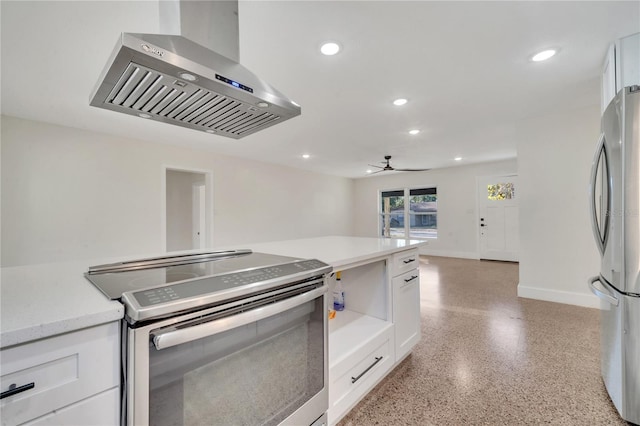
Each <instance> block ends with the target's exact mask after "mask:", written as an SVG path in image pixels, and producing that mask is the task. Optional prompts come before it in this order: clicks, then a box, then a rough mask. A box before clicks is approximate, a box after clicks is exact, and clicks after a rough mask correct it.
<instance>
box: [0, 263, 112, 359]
mask: <svg viewBox="0 0 640 426" xmlns="http://www.w3.org/2000/svg"><path fill="white" fill-rule="evenodd" d="M92 264H93V263H89V262H86V261H85V262H69V263H52V264H41V265H28V266H15V267H9V268H2V271H1V275H0V277H1V278H0V280H1V281H0V348H2V349H4V348H6V347H9V346H13V345H17V344H20V343H26V342H30V341H33V340H37V339H42V338H45V337H50V336H55V335H58V334H62V333H66V332H70V331H76V330H80V329H82V328H87V327H91V326H94V325H99V324H104V323H107V322H111V321H118V320H119V319H121V318H122V317H123V315H124V307H123V306H122V304H121V303H119V302H116V301H110V300H108V299H107V298H106V297H105V296H104V295H103V294H102V293H101V292H100V291H99V290H98V289H97V288H95V287H94V286H93V284H91V283H90V282H89V281H87V279H86V278H85V277H84V275H83V273H84V272H85V271H86V270H87V269H88V266H89V265H92Z"/></svg>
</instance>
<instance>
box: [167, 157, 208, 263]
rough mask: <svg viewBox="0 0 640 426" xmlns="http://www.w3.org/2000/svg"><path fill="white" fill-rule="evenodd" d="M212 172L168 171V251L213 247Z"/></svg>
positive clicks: (172, 169) (171, 169) (170, 169)
mask: <svg viewBox="0 0 640 426" xmlns="http://www.w3.org/2000/svg"><path fill="white" fill-rule="evenodd" d="M211 198H212V197H211V173H210V172H206V171H197V170H185V169H175V168H168V167H167V168H165V219H166V220H165V235H166V246H165V249H166V251H168V252H171V251H179V250H193V249H204V248H207V247H210V246H211V222H212V221H211V212H212V201H211Z"/></svg>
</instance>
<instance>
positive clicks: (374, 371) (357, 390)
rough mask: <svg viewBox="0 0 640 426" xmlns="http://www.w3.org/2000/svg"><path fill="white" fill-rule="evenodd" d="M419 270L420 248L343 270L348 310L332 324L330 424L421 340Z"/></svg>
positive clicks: (360, 262)
mask: <svg viewBox="0 0 640 426" xmlns="http://www.w3.org/2000/svg"><path fill="white" fill-rule="evenodd" d="M418 266H419V255H418V250H417V249H409V250H402V251H400V252H397V253H394V254H391V255H387V256H383V257H378V258H373V259H370V260H368V261H359V262H358V263H355V264H352V265H348V266H345V267H343V268H341V271H342V286H343V289H344V300H345V310H344V311H340V312H336V316H335V318H334V319H332V320H329V424H331V425H335V424H336V423H337V422H338V421H340V419H342V417H344V415H345V414H347V413H348V412H349V410H351V408H353V407H354V406H355V405H356V404H357V403H358V402H359V401H360V400H361V399H362V398H364V396H365V395H366V394H367V393H368V392H369V391H371V390H372V389H373V387H374V386H375V385H376V384H378V383H379V382H380V381H381V380H382V379H383V378H384V377H385V376H386V375H387V374H388V373H389V372H390V371H391V369H392V368H393V367H395V366H396V365H398V363H399V362H400V361H401V360H402V359H403V358H404V357H406V356H407V354H409V352H410V351H411V349H412V348H413V347H414V346H415V344H416V343H417V342H418V341H419V340H420V274H419V272H418ZM329 282H330V285H335V278H334V279H333V280H329Z"/></svg>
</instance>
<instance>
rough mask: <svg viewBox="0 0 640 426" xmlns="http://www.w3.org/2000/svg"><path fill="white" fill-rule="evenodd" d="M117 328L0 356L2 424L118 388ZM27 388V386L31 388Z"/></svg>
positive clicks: (107, 326) (90, 330)
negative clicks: (5, 395)
mask: <svg viewBox="0 0 640 426" xmlns="http://www.w3.org/2000/svg"><path fill="white" fill-rule="evenodd" d="M119 330H120V328H119V323H117V322H113V323H110V324H104V325H100V326H97V327H92V328H87V329H84V330H80V331H75V332H72V333H67V334H62V335H59V336H54V337H50V338H47V339H42V340H37V341H34V342H30V343H25V344H23V345H18V346H13V347H10V348H7V349H3V350H2V351H0V356H1V357H2V377H1V378H0V390H1V391H2V392H6V391H7V390H10V389H11V388H21V387H24V389H26V390H24V391H22V392H19V393H16V394H14V395H11V396H8V397H5V398H3V399H2V400H1V402H0V408H1V409H2V424H3V425H13V424H20V423H23V422H26V421H29V420H32V419H35V418H36V417H39V416H42V415H44V414H47V413H50V412H52V411H53V410H57V409H59V408H62V407H65V406H67V405H71V404H73V403H74V402H76V401H80V400H82V399H85V398H88V397H90V396H92V395H95V394H98V393H100V392H102V391H105V390H107V389H111V388H113V387H117V386H118V385H119V370H120V362H119V354H120V351H119V346H120V339H119ZM31 385H32V386H31Z"/></svg>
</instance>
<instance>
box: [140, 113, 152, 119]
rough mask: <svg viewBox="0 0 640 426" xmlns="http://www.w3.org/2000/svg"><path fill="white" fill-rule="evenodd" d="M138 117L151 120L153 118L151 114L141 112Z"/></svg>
mask: <svg viewBox="0 0 640 426" xmlns="http://www.w3.org/2000/svg"><path fill="white" fill-rule="evenodd" d="M138 117H142V118H151V116H150V115H149V114H145V113H144V112H141V113H140V114H138Z"/></svg>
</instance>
